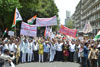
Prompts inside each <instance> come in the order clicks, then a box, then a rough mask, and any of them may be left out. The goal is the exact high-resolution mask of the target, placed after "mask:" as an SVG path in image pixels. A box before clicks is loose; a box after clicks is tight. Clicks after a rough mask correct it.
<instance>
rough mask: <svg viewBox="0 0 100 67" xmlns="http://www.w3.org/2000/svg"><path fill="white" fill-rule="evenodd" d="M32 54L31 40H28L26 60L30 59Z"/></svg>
mask: <svg viewBox="0 0 100 67" xmlns="http://www.w3.org/2000/svg"><path fill="white" fill-rule="evenodd" d="M32 55H33V42H32V40H28V62H31V61H32Z"/></svg>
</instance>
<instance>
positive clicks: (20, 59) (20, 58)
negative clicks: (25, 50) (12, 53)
mask: <svg viewBox="0 0 100 67" xmlns="http://www.w3.org/2000/svg"><path fill="white" fill-rule="evenodd" d="M21 62H22V52H20V57H19V63H21Z"/></svg>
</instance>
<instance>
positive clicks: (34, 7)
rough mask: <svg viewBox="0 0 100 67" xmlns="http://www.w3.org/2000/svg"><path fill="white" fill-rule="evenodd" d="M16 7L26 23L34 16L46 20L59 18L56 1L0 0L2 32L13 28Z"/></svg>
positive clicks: (0, 25)
mask: <svg viewBox="0 0 100 67" xmlns="http://www.w3.org/2000/svg"><path fill="white" fill-rule="evenodd" d="M16 7H17V8H18V9H19V12H20V14H21V16H22V18H23V21H25V22H26V21H27V20H28V19H30V18H31V17H32V16H34V15H37V16H38V17H46V18H47V17H52V16H54V15H56V16H58V9H57V6H56V4H55V3H54V0H0V12H1V13H0V27H1V30H2V31H4V29H5V28H6V27H8V28H9V29H10V28H11V25H12V23H13V18H14V11H15V8H16Z"/></svg>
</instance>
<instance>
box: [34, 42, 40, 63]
mask: <svg viewBox="0 0 100 67" xmlns="http://www.w3.org/2000/svg"><path fill="white" fill-rule="evenodd" d="M38 50H39V44H38V41H36V42H34V44H33V53H34V61H36V62H37V61H38V60H39V55H38Z"/></svg>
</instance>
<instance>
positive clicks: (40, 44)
mask: <svg viewBox="0 0 100 67" xmlns="http://www.w3.org/2000/svg"><path fill="white" fill-rule="evenodd" d="M42 43H43V42H42V41H39V62H41V61H42V62H43V44H42Z"/></svg>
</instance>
